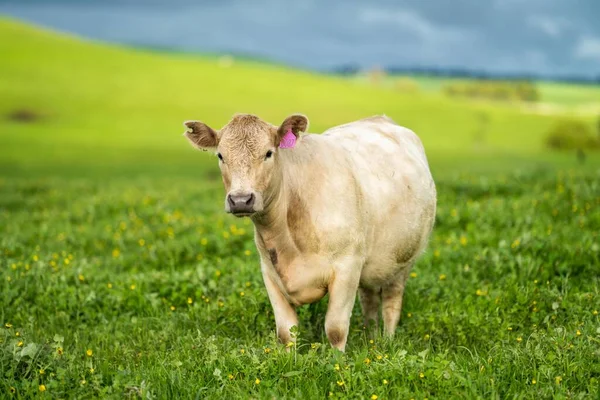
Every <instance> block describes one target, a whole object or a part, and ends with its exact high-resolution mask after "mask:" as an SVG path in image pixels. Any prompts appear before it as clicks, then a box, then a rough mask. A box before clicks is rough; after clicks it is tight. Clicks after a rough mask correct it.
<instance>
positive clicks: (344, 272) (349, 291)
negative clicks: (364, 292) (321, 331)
mask: <svg viewBox="0 0 600 400" xmlns="http://www.w3.org/2000/svg"><path fill="white" fill-rule="evenodd" d="M346 267H349V268H344V269H341V270H340V271H339V272H338V271H336V274H335V276H334V279H333V281H332V282H331V283H330V284H329V304H328V305H327V315H326V316H325V333H326V334H327V338H328V339H329V342H330V343H331V345H332V346H333V347H335V348H337V349H338V350H341V351H344V349H345V348H346V341H347V340H348V331H349V330H350V317H351V315H352V308H353V307H354V301H355V300H356V292H357V291H358V283H359V281H360V269H359V268H353V266H346Z"/></svg>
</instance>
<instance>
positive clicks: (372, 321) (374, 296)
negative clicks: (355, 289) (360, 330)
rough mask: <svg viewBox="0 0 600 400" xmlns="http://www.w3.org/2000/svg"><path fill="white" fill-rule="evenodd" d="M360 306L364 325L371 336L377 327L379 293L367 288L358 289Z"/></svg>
mask: <svg viewBox="0 0 600 400" xmlns="http://www.w3.org/2000/svg"><path fill="white" fill-rule="evenodd" d="M359 295H360V305H361V308H362V312H363V317H364V324H365V327H366V328H367V331H368V332H369V336H371V337H372V336H373V334H374V333H375V332H377V328H378V327H379V306H380V305H381V291H380V290H373V289H367V288H360V289H359Z"/></svg>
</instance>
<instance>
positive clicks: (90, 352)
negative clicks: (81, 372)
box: [85, 349, 94, 357]
mask: <svg viewBox="0 0 600 400" xmlns="http://www.w3.org/2000/svg"><path fill="white" fill-rule="evenodd" d="M85 354H86V355H87V356H88V357H91V356H92V355H93V354H94V352H93V351H92V349H87V350H86V352H85Z"/></svg>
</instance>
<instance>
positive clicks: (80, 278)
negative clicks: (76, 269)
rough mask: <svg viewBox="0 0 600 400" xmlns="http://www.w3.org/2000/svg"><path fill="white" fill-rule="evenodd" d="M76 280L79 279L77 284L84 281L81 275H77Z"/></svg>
mask: <svg viewBox="0 0 600 400" xmlns="http://www.w3.org/2000/svg"><path fill="white" fill-rule="evenodd" d="M77 279H79V282H83V281H85V277H84V276H83V275H81V274H79V276H78V277H77Z"/></svg>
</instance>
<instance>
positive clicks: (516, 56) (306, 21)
mask: <svg viewBox="0 0 600 400" xmlns="http://www.w3.org/2000/svg"><path fill="white" fill-rule="evenodd" d="M0 12H2V13H5V14H9V15H13V16H16V17H20V18H24V19H27V20H31V21H34V22H37V23H42V24H44V25H47V26H51V27H55V28H58V29H62V30H66V31H71V32H75V33H78V34H81V35H85V36H89V37H92V38H97V39H101V40H107V41H113V42H119V43H127V44H136V45H150V46H161V47H173V48H177V49H182V50H188V51H211V52H242V53H247V54H256V55H258V56H263V57H267V58H270V59H273V60H276V61H281V62H284V63H289V64H292V65H296V66H300V67H308V68H317V69H323V68H330V67H333V66H337V65H340V64H347V63H356V64H359V65H361V66H363V67H370V66H373V65H400V66H413V65H420V66H443V67H467V68H476V69H484V70H489V71H496V72H536V73H545V74H567V73H569V74H585V75H598V74H600V24H599V23H598V22H597V21H598V20H600V1H598V0H529V1H525V0H438V1H433V0H431V1H417V0H412V1H391V0H378V1H377V0H373V1H370V2H365V1H358V0H346V1H341V0H339V1H328V2H322V1H316V0H306V1H285V2H284V1H275V0H256V1H252V2H250V1H243V0H225V1H223V0H219V1H217V0H212V1H202V2H198V1H192V0H171V1H167V0H163V1H160V0H121V1H117V0H105V1H100V0H78V1H75V0H70V1H67V0H63V1H52V0H44V1H42V0H37V1H34V0H29V1H24V0H19V1H17V0H0Z"/></svg>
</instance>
